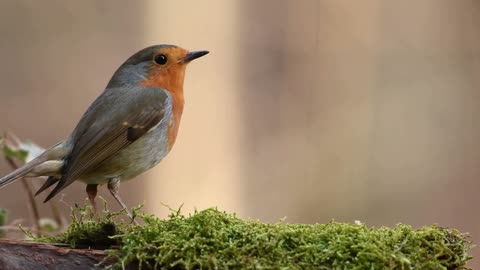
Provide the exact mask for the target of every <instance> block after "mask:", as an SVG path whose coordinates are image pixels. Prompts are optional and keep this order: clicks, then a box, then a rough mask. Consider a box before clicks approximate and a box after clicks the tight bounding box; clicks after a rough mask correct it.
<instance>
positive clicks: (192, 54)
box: [183, 51, 209, 63]
mask: <svg viewBox="0 0 480 270" xmlns="http://www.w3.org/2000/svg"><path fill="white" fill-rule="evenodd" d="M208 53H209V51H192V52H189V53H187V55H186V56H185V57H184V58H183V62H184V63H188V62H190V61H192V60H194V59H197V58H199V57H202V56H204V55H205V54H208Z"/></svg>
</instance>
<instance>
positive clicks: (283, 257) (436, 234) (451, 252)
mask: <svg viewBox="0 0 480 270" xmlns="http://www.w3.org/2000/svg"><path fill="white" fill-rule="evenodd" d="M78 212H79V215H75V214H73V215H72V222H71V224H70V226H69V228H68V229H67V230H66V231H65V232H64V233H62V234H60V235H57V236H54V237H41V238H36V239H35V241H44V242H49V243H62V244H65V246H55V244H48V243H47V244H39V243H25V242H12V241H7V240H4V241H2V242H0V269H13V270H15V269H35V270H37V269H71V270H76V269H101V268H103V267H102V266H96V265H97V264H99V263H100V262H103V266H106V265H113V266H114V268H116V269H121V268H122V266H124V267H125V266H129V267H125V268H124V269H138V268H139V267H142V269H175V270H198V269H229V270H244V269H247V270H248V269H251V270H254V269H272V270H273V269H288V270H297V269H298V270H300V269H369V270H371V269H375V270H380V269H382V270H383V269H391V270H396V269H399V270H400V269H402V270H408V269H422V270H437V269H444V270H467V269H470V268H469V267H468V266H467V262H468V261H469V260H470V259H471V257H470V255H469V254H468V253H469V251H470V249H471V247H472V245H471V242H470V240H469V237H468V236H467V235H465V234H462V233H460V232H458V231H456V230H454V229H446V228H442V227H439V226H435V225H434V226H427V227H423V228H419V229H413V228H411V227H410V226H407V225H401V224H399V225H397V226H395V227H393V228H387V227H380V228H374V227H368V226H366V225H364V224H361V223H354V224H348V223H337V222H333V221H332V222H329V223H326V224H287V223H284V222H279V223H275V224H269V223H262V222H259V221H244V220H241V219H239V218H237V217H236V216H235V215H233V214H228V213H225V212H221V211H218V210H216V209H207V210H203V211H200V212H195V213H194V214H192V215H190V216H183V215H181V214H180V213H179V212H176V213H172V214H171V215H170V217H169V218H168V219H166V220H162V219H159V218H157V217H154V216H146V215H141V216H138V217H137V219H138V221H140V223H141V224H140V225H138V224H135V223H131V222H127V223H122V222H118V221H117V222H115V219H116V218H118V215H116V214H112V213H110V212H106V215H105V216H103V217H101V218H97V219H91V218H89V217H90V215H89V210H88V209H87V210H85V209H79V210H78ZM104 213H105V212H104ZM72 248H80V249H72ZM103 249H108V251H105V252H103V251H101V250H103Z"/></svg>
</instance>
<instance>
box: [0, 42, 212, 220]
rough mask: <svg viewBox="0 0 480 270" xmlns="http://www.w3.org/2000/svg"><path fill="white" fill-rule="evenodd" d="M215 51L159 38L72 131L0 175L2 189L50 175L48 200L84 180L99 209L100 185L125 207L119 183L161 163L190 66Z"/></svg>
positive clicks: (174, 133) (169, 146)
mask: <svg viewBox="0 0 480 270" xmlns="http://www.w3.org/2000/svg"><path fill="white" fill-rule="evenodd" d="M208 53H209V52H208V51H206V50H199V51H188V50H186V49H183V48H181V47H179V46H176V45H166V44H162V45H153V46H149V47H146V48H144V49H142V50H140V51H138V52H137V53H135V54H133V55H132V56H131V57H129V58H128V59H127V60H126V61H125V62H124V63H123V64H122V65H121V66H120V67H119V68H118V69H117V70H116V72H115V73H114V74H113V76H112V78H111V79H110V81H109V82H108V84H107V86H106V87H105V90H104V91H103V92H102V93H101V94H100V95H99V96H98V97H97V98H96V99H95V101H94V102H93V103H92V104H91V105H90V107H89V108H88V109H87V110H86V112H85V113H84V114H83V116H82V117H81V119H80V121H79V122H78V124H77V125H76V127H75V128H74V130H73V131H72V133H71V134H70V135H69V136H68V137H67V139H66V140H64V141H62V142H59V143H57V144H55V145H53V146H52V147H50V148H49V149H47V150H45V151H44V152H43V153H42V154H40V155H39V156H38V157H36V158H35V159H33V160H31V161H29V162H28V163H26V164H24V165H23V166H21V167H20V168H18V169H16V170H14V171H13V172H11V173H9V174H7V175H5V176H4V177H2V178H0V188H3V187H5V186H6V185H8V184H10V183H12V182H14V181H15V180H17V179H19V178H22V177H37V176H47V177H48V178H47V180H46V181H45V182H44V183H43V185H42V186H41V187H40V188H39V190H38V191H37V192H36V194H35V195H38V194H40V193H42V192H43V191H45V190H46V189H48V188H49V187H51V186H53V185H55V184H56V185H55V186H54V188H53V189H52V190H51V191H50V193H49V194H48V195H47V197H46V198H45V200H44V202H48V201H49V200H51V199H52V198H53V197H54V196H55V195H57V194H58V193H59V192H61V191H62V190H64V189H65V188H66V187H68V186H69V185H71V184H72V183H73V182H74V181H77V180H80V181H82V182H84V183H86V193H87V197H88V200H89V201H90V203H91V205H92V206H93V209H94V210H95V212H96V204H95V198H96V195H97V188H98V186H99V185H105V184H106V185H107V187H108V190H109V191H110V193H111V194H112V196H113V197H114V198H115V200H116V201H117V202H118V204H120V206H121V207H122V208H123V209H124V210H125V211H126V213H127V214H128V215H129V216H132V214H131V212H130V210H129V209H128V207H127V206H126V204H125V203H124V202H123V200H122V198H121V197H120V194H119V188H120V183H121V182H122V181H127V180H130V179H133V178H135V177H136V176H138V175H140V174H141V173H143V172H145V171H147V170H149V169H151V168H153V167H154V166H156V165H157V164H158V163H159V162H160V161H161V160H162V159H163V158H164V157H165V156H166V155H167V154H168V153H169V152H170V150H171V149H172V147H173V145H174V143H175V140H176V138H177V132H178V129H179V125H180V120H181V117H182V113H183V108H184V93H183V84H184V77H185V70H186V66H187V65H188V64H189V63H190V62H191V61H192V60H194V59H197V58H199V57H202V56H204V55H206V54H208Z"/></svg>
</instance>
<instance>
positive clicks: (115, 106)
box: [45, 87, 171, 201]
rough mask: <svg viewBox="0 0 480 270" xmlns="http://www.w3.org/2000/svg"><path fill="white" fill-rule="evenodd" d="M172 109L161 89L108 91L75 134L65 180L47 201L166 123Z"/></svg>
mask: <svg viewBox="0 0 480 270" xmlns="http://www.w3.org/2000/svg"><path fill="white" fill-rule="evenodd" d="M170 108H171V98H170V95H169V94H168V93H167V91H165V90H163V89H160V88H146V87H134V88H112V89H107V90H105V91H104V92H103V93H102V95H100V96H99V97H98V98H97V100H95V102H94V103H93V104H92V105H91V106H90V108H89V109H88V110H87V112H86V113H85V114H84V116H83V117H82V119H81V120H80V122H79V123H78V125H77V127H76V128H75V130H74V131H73V133H72V136H71V138H70V139H71V141H72V143H73V149H72V151H71V154H70V155H68V156H67V158H66V162H65V165H64V167H63V169H62V177H61V178H60V180H59V181H58V184H57V185H56V186H55V188H54V189H53V190H52V192H51V193H50V194H49V195H48V196H47V198H46V199H45V201H48V200H50V199H51V198H53V197H54V196H55V195H56V194H58V193H59V192H60V191H61V190H63V189H64V188H66V187H67V186H69V185H70V184H71V183H73V182H74V181H75V180H76V179H78V178H79V177H80V176H81V175H82V174H83V173H85V172H88V171H91V170H93V169H95V168H97V167H98V166H99V165H100V164H101V163H102V162H103V161H105V160H107V159H108V158H109V157H111V156H112V155H115V154H116V153H118V152H119V151H120V150H121V149H123V148H125V147H126V146H128V145H130V144H131V143H133V142H134V141H136V140H137V139H139V138H140V137H142V136H143V135H144V134H145V133H147V132H148V131H149V130H151V129H152V128H153V127H155V126H156V125H158V124H159V123H160V122H161V121H162V119H164V117H165V115H166V111H167V110H169V109H170Z"/></svg>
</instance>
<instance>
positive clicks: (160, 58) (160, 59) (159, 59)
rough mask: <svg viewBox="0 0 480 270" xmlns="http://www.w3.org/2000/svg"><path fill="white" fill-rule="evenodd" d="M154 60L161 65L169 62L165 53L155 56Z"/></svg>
mask: <svg viewBox="0 0 480 270" xmlns="http://www.w3.org/2000/svg"><path fill="white" fill-rule="evenodd" d="M153 60H154V61H155V63H157V64H159V65H165V64H166V63H167V57H166V56H165V55H164V54H159V55H157V56H155V58H154V59H153Z"/></svg>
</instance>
